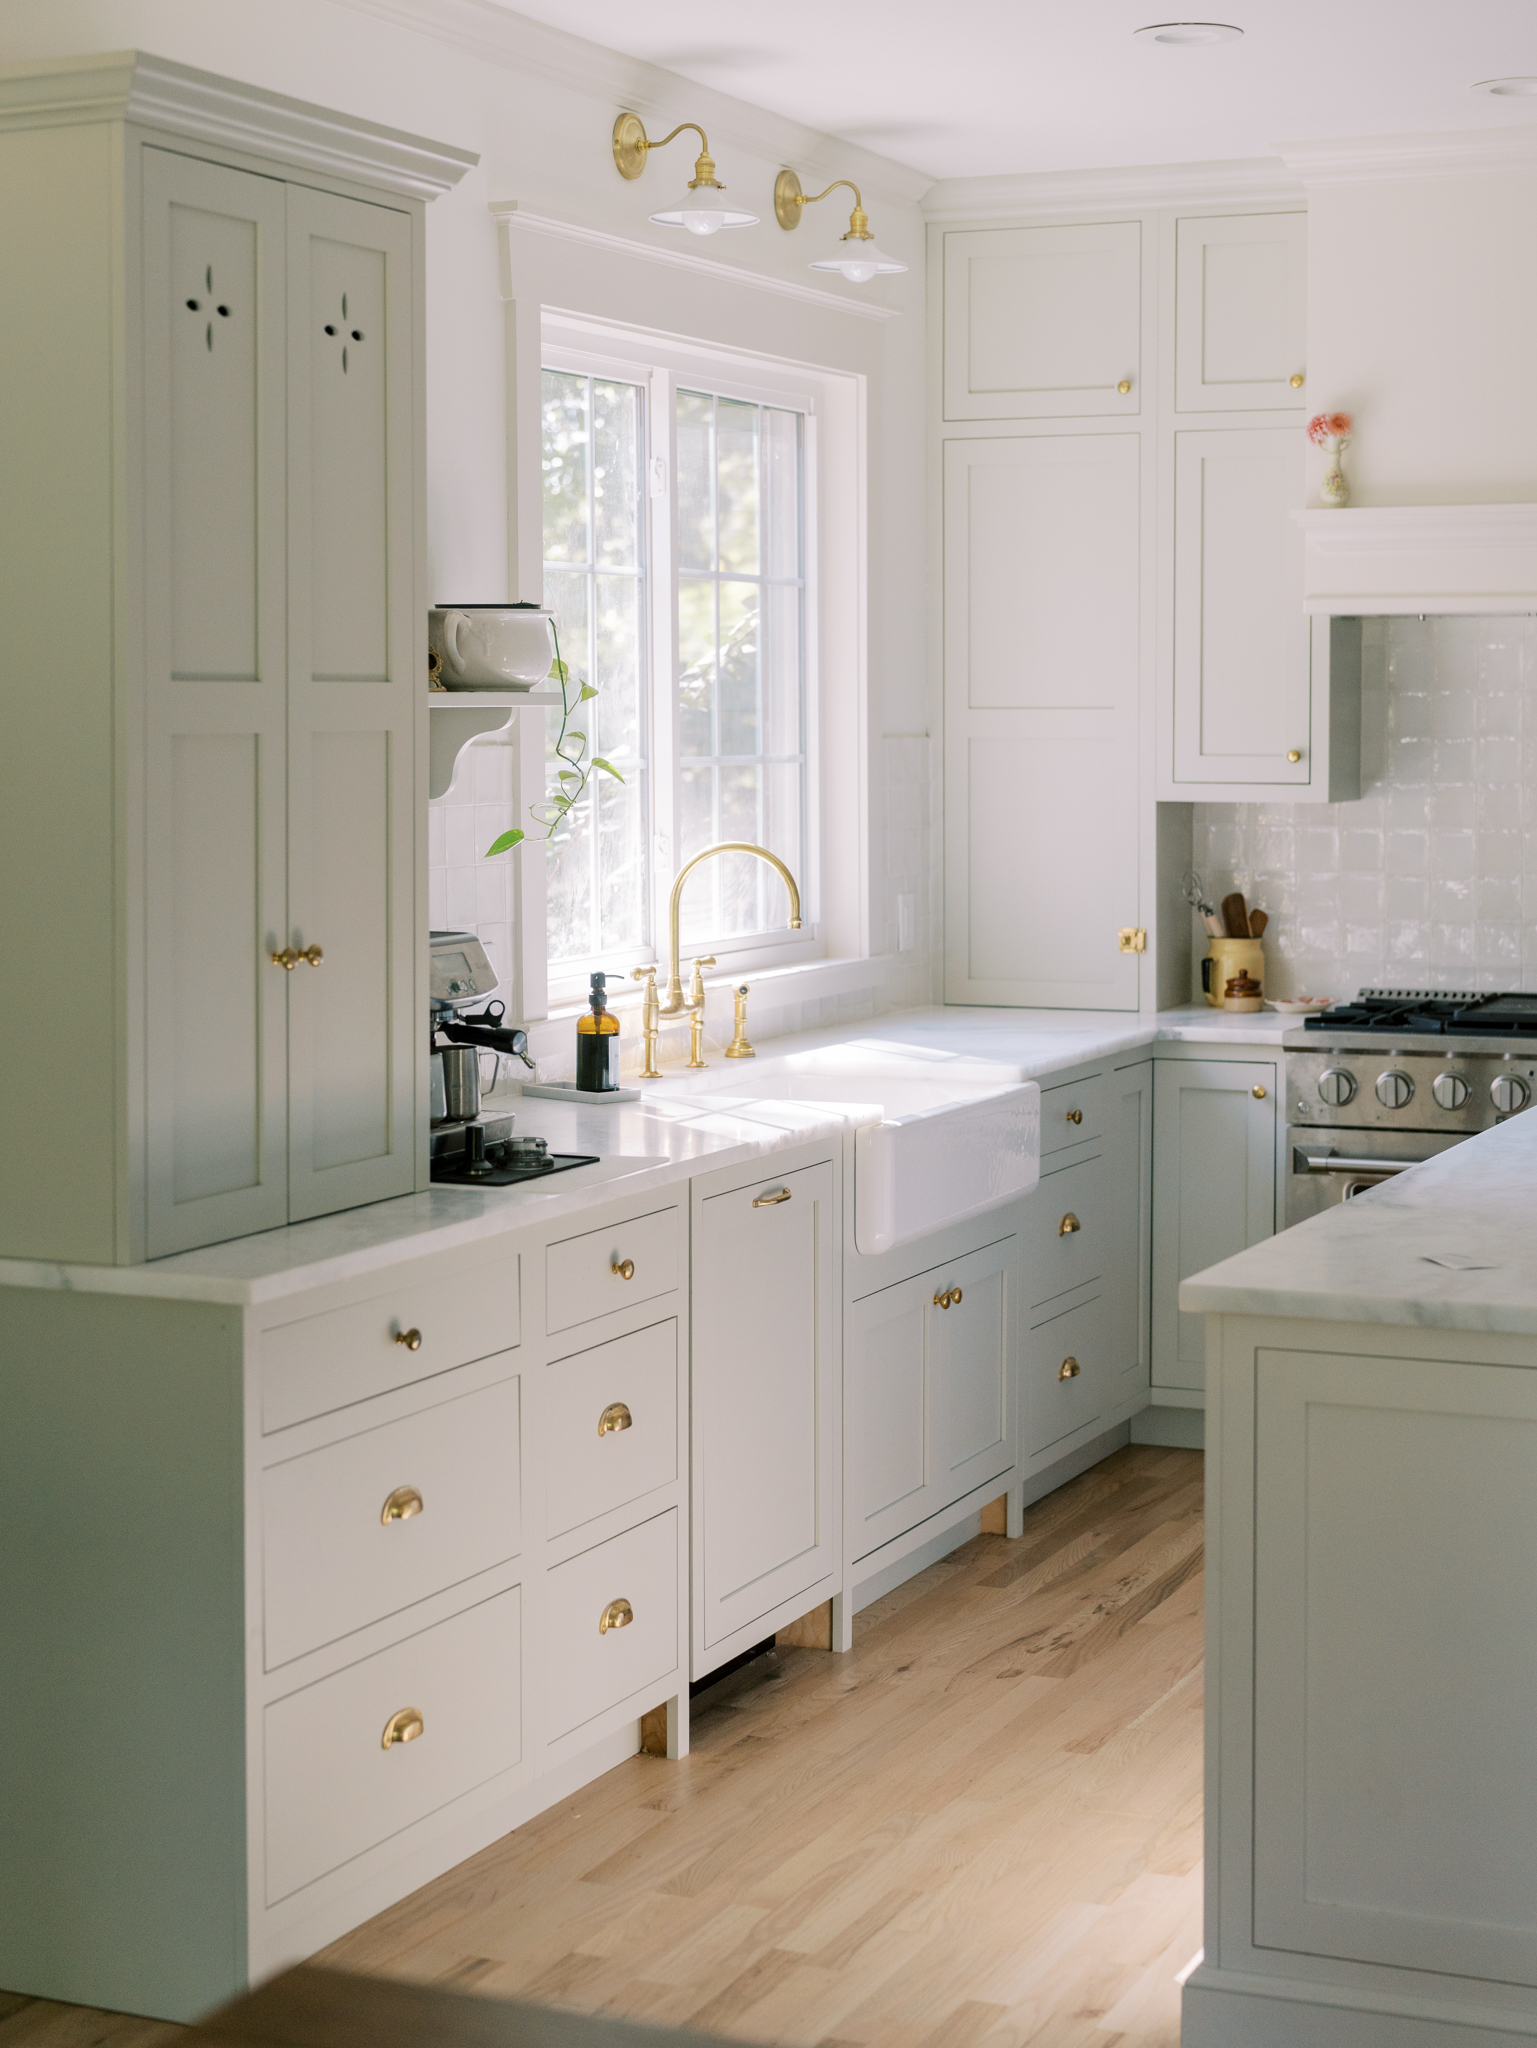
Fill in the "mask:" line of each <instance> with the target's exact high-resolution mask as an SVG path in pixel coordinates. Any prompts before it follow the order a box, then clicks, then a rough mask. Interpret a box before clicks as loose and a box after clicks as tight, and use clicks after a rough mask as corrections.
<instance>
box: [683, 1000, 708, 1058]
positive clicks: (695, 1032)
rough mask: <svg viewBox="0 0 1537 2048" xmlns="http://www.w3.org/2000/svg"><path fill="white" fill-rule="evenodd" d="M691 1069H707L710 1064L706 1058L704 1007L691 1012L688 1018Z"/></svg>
mask: <svg viewBox="0 0 1537 2048" xmlns="http://www.w3.org/2000/svg"><path fill="white" fill-rule="evenodd" d="M687 1064H688V1065H689V1066H691V1067H707V1066H708V1065H709V1064H710V1062H709V1061H708V1060H707V1059H706V1058H705V1056H704V1007H703V1005H701V1006H700V1008H699V1009H697V1010H690V1012H689V1017H688V1060H687Z"/></svg>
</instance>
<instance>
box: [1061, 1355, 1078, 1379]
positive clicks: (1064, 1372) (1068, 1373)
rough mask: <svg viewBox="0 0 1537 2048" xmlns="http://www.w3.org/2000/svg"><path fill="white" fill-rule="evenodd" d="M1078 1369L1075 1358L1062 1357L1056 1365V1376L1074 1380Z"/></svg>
mask: <svg viewBox="0 0 1537 2048" xmlns="http://www.w3.org/2000/svg"><path fill="white" fill-rule="evenodd" d="M1079 1370H1080V1368H1079V1364H1078V1361H1077V1359H1076V1358H1064V1359H1063V1361H1062V1363H1061V1364H1060V1365H1059V1366H1058V1367H1057V1378H1058V1379H1059V1380H1075V1379H1077V1377H1078V1373H1079Z"/></svg>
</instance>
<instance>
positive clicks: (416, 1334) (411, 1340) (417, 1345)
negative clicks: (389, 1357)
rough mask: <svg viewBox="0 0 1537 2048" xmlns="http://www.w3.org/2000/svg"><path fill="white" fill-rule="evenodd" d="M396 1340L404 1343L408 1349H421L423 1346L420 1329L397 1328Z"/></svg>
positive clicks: (398, 1342)
mask: <svg viewBox="0 0 1537 2048" xmlns="http://www.w3.org/2000/svg"><path fill="white" fill-rule="evenodd" d="M395 1342H396V1343H397V1344H401V1345H404V1347H405V1349H406V1350H407V1351H420V1350H421V1348H422V1333H421V1331H420V1330H397V1331H396V1332H395Z"/></svg>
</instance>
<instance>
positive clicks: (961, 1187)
mask: <svg viewBox="0 0 1537 2048" xmlns="http://www.w3.org/2000/svg"><path fill="white" fill-rule="evenodd" d="M685 1090H686V1091H687V1092H688V1093H689V1094H691V1095H707V1096H709V1098H710V1102H711V1107H712V1108H720V1109H725V1108H726V1107H727V1106H728V1103H729V1105H730V1107H731V1108H732V1109H734V1110H738V1111H740V1112H742V1113H744V1114H750V1113H751V1108H752V1105H753V1103H754V1102H761V1103H765V1104H767V1103H782V1102H805V1103H818V1104H821V1105H824V1106H827V1105H833V1106H836V1107H837V1108H839V1109H840V1110H842V1111H843V1113H844V1114H845V1115H846V1116H847V1118H848V1120H849V1122H850V1123H851V1124H853V1125H854V1126H855V1132H854V1241H855V1243H856V1244H857V1246H858V1248H859V1250H860V1251H861V1252H862V1253H864V1254H865V1255H867V1256H869V1255H871V1254H874V1253H879V1252H888V1251H891V1250H893V1249H894V1248H895V1247H896V1246H898V1245H902V1244H909V1243H911V1242H912V1241H913V1239H915V1238H920V1237H927V1236H928V1235H930V1233H931V1232H933V1231H936V1230H942V1229H943V1228H944V1227H945V1226H946V1225H947V1224H951V1223H962V1222H964V1221H965V1220H966V1219H967V1218H968V1217H970V1216H979V1215H981V1214H982V1213H983V1212H984V1211H985V1210H988V1209H994V1208H997V1207H998V1206H999V1205H1000V1204H1001V1203H1004V1202H1011V1201H1013V1200H1014V1199H1015V1198H1016V1197H1017V1196H1019V1195H1026V1194H1029V1192H1030V1190H1031V1189H1032V1188H1033V1187H1034V1186H1035V1184H1036V1182H1037V1180H1038V1179H1039V1178H1040V1160H1041V1091H1040V1089H1039V1087H1038V1086H1037V1084H1036V1083H1035V1082H1034V1081H1021V1080H1020V1078H1019V1075H1018V1070H1017V1069H1015V1068H1011V1067H1008V1066H1005V1065H1002V1064H1000V1063H997V1062H994V1061H989V1060H965V1059H954V1058H948V1057H946V1056H944V1055H939V1056H936V1055H934V1054H933V1053H932V1052H929V1051H927V1050H926V1049H923V1048H914V1049H913V1051H912V1052H907V1051H905V1050H903V1049H899V1048H894V1047H893V1046H891V1045H889V1044H871V1043H869V1042H868V1041H866V1042H864V1043H855V1044H850V1045H838V1046H828V1047H825V1048H823V1049H821V1050H818V1051H814V1052H801V1053H790V1054H786V1055H784V1056H782V1057H780V1058H773V1057H769V1058H763V1057H759V1058H757V1059H754V1060H752V1061H750V1062H749V1061H741V1062H737V1061H732V1062H731V1063H730V1065H725V1064H724V1063H723V1064H722V1065H719V1066H714V1065H712V1066H711V1067H709V1068H708V1069H707V1070H706V1071H705V1072H703V1073H699V1074H697V1075H696V1074H689V1075H687V1077H686V1078H685V1077H684V1076H682V1075H679V1076H678V1077H677V1078H676V1079H674V1078H673V1077H672V1076H671V1075H669V1077H668V1078H667V1079H666V1080H665V1081H662V1082H660V1083H657V1084H655V1087H654V1089H653V1091H652V1092H653V1093H654V1094H655V1095H656V1096H658V1097H662V1096H666V1097H667V1098H670V1099H672V1100H674V1101H676V1099H677V1096H678V1094H679V1093H680V1092H682V1091H685Z"/></svg>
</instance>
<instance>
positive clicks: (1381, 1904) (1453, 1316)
mask: <svg viewBox="0 0 1537 2048" xmlns="http://www.w3.org/2000/svg"><path fill="white" fill-rule="evenodd" d="M1534 1234H1537V1117H1528V1116H1524V1115H1523V1116H1518V1117H1515V1118H1513V1119H1512V1120H1511V1121H1510V1122H1508V1123H1506V1124H1504V1125H1502V1126H1500V1127H1498V1128H1496V1129H1495V1130H1492V1131H1489V1132H1486V1133H1485V1134H1483V1135H1482V1136H1480V1137H1476V1138H1472V1139H1470V1140H1469V1141H1468V1142H1467V1143H1465V1144H1462V1145H1459V1146H1457V1147H1456V1148H1455V1149H1454V1150H1452V1151H1450V1152H1447V1153H1445V1154H1443V1155H1442V1156H1441V1157H1439V1158H1437V1159H1434V1160H1430V1161H1427V1162H1426V1163H1425V1164H1423V1165H1421V1166H1417V1167H1415V1168H1414V1169H1413V1170H1412V1171H1410V1172H1407V1173H1405V1174H1403V1175H1402V1176H1400V1177H1399V1178H1398V1179H1397V1180H1395V1181H1393V1182H1391V1183H1389V1184H1387V1185H1385V1186H1382V1187H1379V1188H1376V1189H1374V1190H1372V1192H1371V1193H1369V1194H1367V1195H1364V1196H1362V1197H1360V1198H1358V1199H1357V1200H1355V1201H1352V1202H1349V1203H1347V1204H1346V1205H1345V1206H1344V1207H1342V1208H1338V1209H1334V1210H1331V1211H1330V1212H1328V1213H1327V1214H1326V1215H1323V1216H1318V1217H1315V1218H1313V1219H1311V1220H1310V1221H1308V1222H1306V1223H1302V1224H1300V1225H1298V1226H1297V1227H1296V1228H1295V1229H1293V1230H1290V1231H1287V1232H1285V1233H1284V1234H1283V1235H1281V1236H1279V1237H1276V1238H1273V1239H1271V1240H1270V1241H1269V1242H1268V1243H1265V1244H1262V1245H1258V1246H1255V1247H1253V1248H1251V1249H1250V1250H1248V1251H1246V1252H1243V1253H1241V1254H1240V1255H1239V1256H1237V1257H1236V1258H1232V1259H1228V1260H1226V1261H1224V1262H1223V1263H1222V1264H1221V1265H1219V1266H1216V1267H1213V1268H1212V1269H1211V1270H1209V1271H1207V1272H1205V1273H1202V1274H1199V1275H1197V1276H1195V1277H1194V1278H1192V1279H1190V1280H1187V1281H1186V1282H1185V1284H1184V1287H1183V1289H1182V1291H1181V1307H1182V1308H1184V1309H1186V1310H1188V1311H1193V1312H1204V1313H1205V1315H1206V1316H1207V1318H1208V1325H1207V1327H1208V1370H1207V1415H1206V1421H1207V1453H1208V1455H1207V1531H1208V1544H1209V1554H1208V1566H1209V1569H1208V1578H1207V1587H1208V1592H1207V1603H1208V1604H1207V1654H1208V1673H1207V1687H1208V1690H1207V1735H1206V1745H1207V1746H1206V1837H1207V1874H1206V1883H1207V1896H1206V1947H1205V1955H1204V1959H1203V1961H1202V1962H1201V1963H1200V1964H1199V1966H1198V1967H1197V1968H1196V1970H1195V1971H1194V1972H1193V1974H1192V1975H1191V1976H1190V1978H1189V1979H1188V1981H1187V1983H1186V1986H1185V1994H1184V2021H1183V2033H1182V2040H1183V2042H1184V2044H1185V2048H1218V2044H1221V2048H1248V2044H1263V2048H1280V2044H1282V2043H1285V2044H1287V2048H1315V2044H1317V2048H1325V2044H1327V2048H1347V2044H1348V2048H1397V2044H1399V2043H1403V2044H1405V2048H1407V2044H1410V2043H1412V2044H1414V2048H1421V2044H1423V2048H1443V2044H1444V2048H1452V2044H1458V2048H1471V2044H1474V2043H1478V2044H1480V2048H1482V2044H1485V2043H1487V2044H1490V2048H1492V2044H1494V2043H1496V2042H1502V2043H1508V2042H1509V2041H1510V2040H1511V2039H1512V2037H1515V2038H1519V2039H1527V2038H1533V2037H1537V1766H1534V1761H1533V1745H1532V1712H1533V1698H1534V1693H1537V1255H1534V1251H1533V1244H1534Z"/></svg>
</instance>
